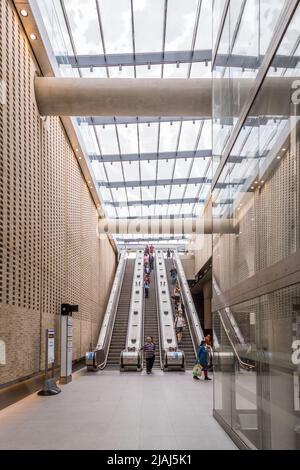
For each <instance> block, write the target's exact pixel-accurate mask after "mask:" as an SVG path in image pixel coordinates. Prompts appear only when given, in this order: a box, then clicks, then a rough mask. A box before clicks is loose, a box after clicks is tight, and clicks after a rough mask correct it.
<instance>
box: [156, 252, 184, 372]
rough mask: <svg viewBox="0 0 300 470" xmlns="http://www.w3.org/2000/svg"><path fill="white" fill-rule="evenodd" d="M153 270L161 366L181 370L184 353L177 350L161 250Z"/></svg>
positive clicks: (157, 253) (157, 254)
mask: <svg viewBox="0 0 300 470" xmlns="http://www.w3.org/2000/svg"><path fill="white" fill-rule="evenodd" d="M155 270H156V292H157V299H158V310H159V326H160V338H161V349H162V352H163V366H164V369H170V368H173V369H183V368H184V353H183V351H179V350H178V344H177V338H176V333H175V327H174V319H173V309H172V305H171V300H170V292H169V286H168V279H167V273H166V266H165V259H164V254H163V251H162V250H157V251H156V260H155Z"/></svg>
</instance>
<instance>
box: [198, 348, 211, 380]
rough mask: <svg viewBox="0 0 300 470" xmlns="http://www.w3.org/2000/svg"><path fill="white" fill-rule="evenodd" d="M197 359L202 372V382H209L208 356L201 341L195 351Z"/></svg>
mask: <svg viewBox="0 0 300 470" xmlns="http://www.w3.org/2000/svg"><path fill="white" fill-rule="evenodd" d="M197 358H198V361H199V364H200V365H201V367H202V370H203V372H204V380H211V379H210V378H209V377H208V372H207V371H208V363H209V355H208V350H207V347H206V342H205V341H204V340H203V341H201V344H200V346H199V348H198V350H197Z"/></svg>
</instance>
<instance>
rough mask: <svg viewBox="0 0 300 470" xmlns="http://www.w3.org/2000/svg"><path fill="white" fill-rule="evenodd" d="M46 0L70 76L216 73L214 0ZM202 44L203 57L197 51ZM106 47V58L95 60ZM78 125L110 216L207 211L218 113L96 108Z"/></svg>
mask: <svg viewBox="0 0 300 470" xmlns="http://www.w3.org/2000/svg"><path fill="white" fill-rule="evenodd" d="M39 5H40V11H41V14H42V18H43V21H44V23H45V26H46V29H47V32H48V35H49V38H50V42H51V45H52V48H53V51H54V54H55V56H56V58H57V62H58V65H59V69H60V73H61V75H62V76H75V77H102V78H105V77H107V78H114V77H119V78H122V77H125V78H127V77H131V78H143V77H144V78H148V77H149V78H151V77H153V78H189V77H192V78H194V77H210V76H211V66H210V65H211V64H210V61H211V49H212V44H211V40H212V39H211V23H212V20H211V15H212V11H211V0H202V1H199V0H185V1H184V2H183V1H182V0H169V1H167V0H151V1H150V0H41V1H40V2H39ZM196 50H199V51H204V52H201V54H204V55H203V57H204V60H203V58H202V61H200V62H199V61H195V58H193V55H194V51H196ZM174 52H175V53H176V54H177V53H179V55H178V61H177V59H176V57H177V55H176V57H175V59H174ZM168 53H170V57H171V55H172V54H173V56H172V57H171V58H169V56H168ZM99 57H100V59H101V57H102V58H103V57H104V58H105V60H104V66H97V65H96V64H97V63H98V62H99V60H100V59H99ZM83 60H85V63H84V65H85V66H81V65H82V61H83ZM78 126H79V129H80V132H81V135H82V137H83V142H84V145H85V150H86V152H87V155H88V157H89V159H90V167H91V168H92V171H93V173H94V176H95V179H96V181H97V182H98V186H99V192H100V195H101V200H102V201H104V206H105V207H104V211H105V213H106V215H107V216H108V217H112V218H115V217H148V216H171V215H174V216H179V215H180V216H186V217H196V216H198V215H199V214H200V213H201V211H202V208H203V205H204V203H205V201H206V198H207V196H208V194H209V189H210V183H211V177H212V175H211V168H212V167H211V147H212V146H211V121H210V120H199V118H198V119H194V118H193V116H190V117H185V118H183V119H181V118H178V117H176V118H172V117H170V118H166V117H164V118H160V117H159V116H157V118H153V117H152V118H149V119H147V117H145V116H138V117H137V118H136V119H135V118H126V116H124V118H120V117H117V118H116V117H114V116H107V117H101V118H96V117H95V118H94V119H93V116H91V118H80V117H78ZM121 238H122V237H120V241H121ZM127 238H129V237H127ZM176 241H177V240H175V239H174V243H176Z"/></svg>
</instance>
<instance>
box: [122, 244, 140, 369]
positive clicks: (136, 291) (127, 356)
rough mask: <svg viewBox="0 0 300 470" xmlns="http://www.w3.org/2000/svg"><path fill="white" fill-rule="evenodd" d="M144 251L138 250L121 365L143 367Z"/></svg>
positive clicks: (135, 367)
mask: <svg viewBox="0 0 300 470" xmlns="http://www.w3.org/2000/svg"><path fill="white" fill-rule="evenodd" d="M143 281H144V252H143V250H137V252H136V260H135V265H134V274H133V280H132V289H131V300H130V307H129V318H128V328H127V337H126V343H125V349H124V350H123V351H122V352H121V365H122V366H123V368H124V367H128V368H130V369H132V368H134V369H137V370H140V369H141V366H142V364H141V357H142V355H141V353H140V348H141V347H142V338H143V313H144V312H143V305H144V282H143Z"/></svg>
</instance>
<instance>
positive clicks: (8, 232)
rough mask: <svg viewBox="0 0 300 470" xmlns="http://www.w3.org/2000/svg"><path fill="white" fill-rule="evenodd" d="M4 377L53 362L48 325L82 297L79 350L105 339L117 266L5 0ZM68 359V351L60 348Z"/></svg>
mask: <svg viewBox="0 0 300 470" xmlns="http://www.w3.org/2000/svg"><path fill="white" fill-rule="evenodd" d="M0 41H1V43H0V80H4V81H5V83H6V90H7V94H6V102H5V103H4V104H1V105H0V157H1V161H0V224H1V226H0V340H2V341H4V343H5V346H6V364H1V362H2V360H0V384H5V383H8V382H11V381H13V380H16V379H21V378H23V377H26V376H30V375H31V374H34V373H37V372H39V370H40V369H41V368H43V367H44V330H45V328H47V327H53V326H54V327H56V329H57V333H59V321H58V320H59V317H58V313H59V311H60V304H61V303H62V302H68V303H74V304H79V309H80V310H79V312H78V314H75V316H74V344H73V359H74V360H75V359H78V358H80V357H82V356H83V355H84V354H85V352H86V350H87V349H89V347H90V345H91V344H92V345H95V343H96V341H97V337H98V333H99V328H100V324H101V320H102V317H103V314H104V311H105V307H106V302H107V299H108V296H109V292H110V287H111V284H112V280H113V276H114V271H115V254H114V251H113V248H112V246H111V245H110V242H109V240H108V239H105V240H99V239H98V238H97V236H96V224H97V220H98V215H97V212H96V208H95V206H94V204H93V201H92V199H91V196H90V193H89V190H88V188H87V185H86V183H85V182H84V180H83V178H82V175H81V172H80V169H79V166H78V164H77V161H76V158H75V156H74V154H73V152H72V149H71V148H70V146H69V144H68V141H67V138H66V136H65V134H64V130H63V128H62V125H61V122H60V120H59V119H58V118H51V119H47V120H46V121H42V120H41V119H40V118H39V116H38V113H37V108H36V104H35V100H34V94H33V88H32V83H33V77H34V74H35V70H36V69H35V65H34V62H33V60H32V57H31V54H30V50H29V47H28V43H27V40H26V38H25V37H24V35H23V33H22V30H21V27H20V25H19V22H18V19H17V15H16V13H15V11H14V10H13V9H12V7H11V4H10V2H9V1H8V0H1V2H0ZM57 360H59V357H57Z"/></svg>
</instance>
